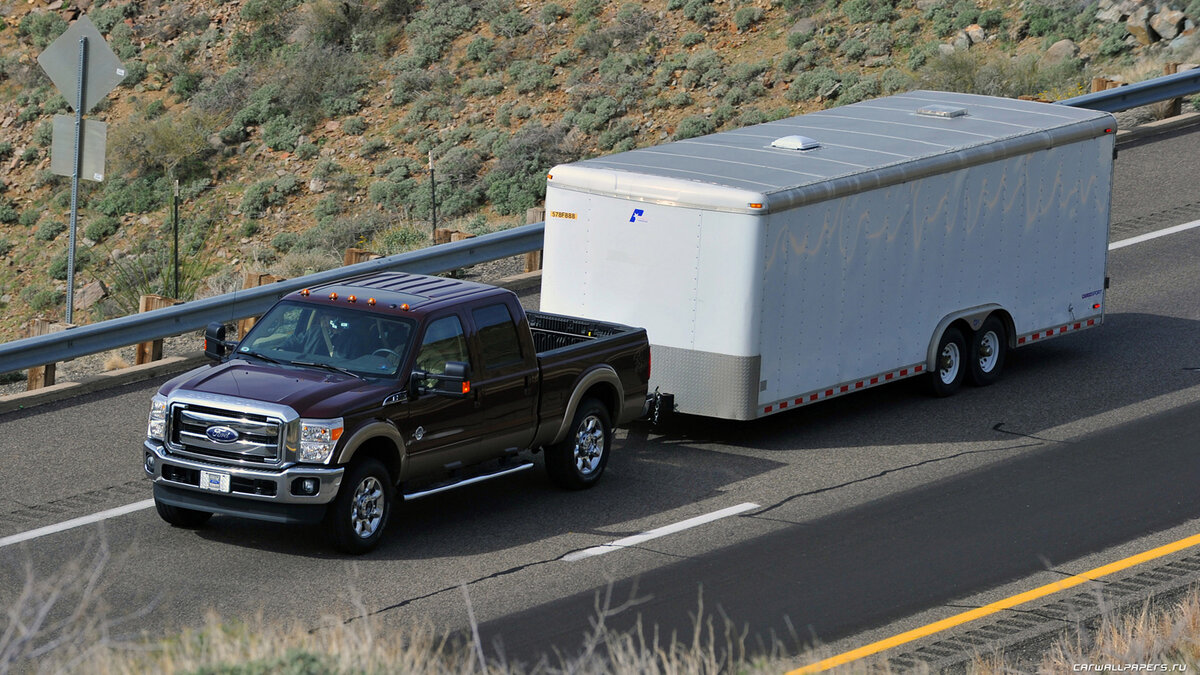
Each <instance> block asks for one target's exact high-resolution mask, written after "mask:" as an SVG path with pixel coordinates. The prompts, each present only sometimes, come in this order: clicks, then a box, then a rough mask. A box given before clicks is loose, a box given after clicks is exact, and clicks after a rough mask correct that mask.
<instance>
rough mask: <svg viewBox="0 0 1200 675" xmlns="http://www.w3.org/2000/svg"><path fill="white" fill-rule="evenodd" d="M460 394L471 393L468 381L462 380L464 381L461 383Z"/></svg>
mask: <svg viewBox="0 0 1200 675" xmlns="http://www.w3.org/2000/svg"><path fill="white" fill-rule="evenodd" d="M462 393H464V394H469V393H471V382H470V380H464V381H463V386H462Z"/></svg>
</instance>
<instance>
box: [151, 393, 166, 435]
mask: <svg viewBox="0 0 1200 675" xmlns="http://www.w3.org/2000/svg"><path fill="white" fill-rule="evenodd" d="M166 431H167V397H166V396H163V395H162V394H155V395H154V398H152V399H150V421H149V423H147V425H146V437H147V438H153V439H154V440H157V441H163V440H166V438H165V436H166Z"/></svg>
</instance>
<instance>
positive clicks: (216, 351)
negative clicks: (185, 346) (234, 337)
mask: <svg viewBox="0 0 1200 675" xmlns="http://www.w3.org/2000/svg"><path fill="white" fill-rule="evenodd" d="M204 355H205V356H207V357H208V358H210V359H212V360H213V361H220V360H221V359H222V358H224V356H225V324H222V323H217V322H213V323H210V324H208V327H206V328H205V329H204Z"/></svg>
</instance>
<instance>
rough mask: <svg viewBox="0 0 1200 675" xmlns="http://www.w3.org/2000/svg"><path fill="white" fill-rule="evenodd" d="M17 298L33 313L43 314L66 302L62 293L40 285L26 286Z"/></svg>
mask: <svg viewBox="0 0 1200 675" xmlns="http://www.w3.org/2000/svg"><path fill="white" fill-rule="evenodd" d="M19 297H20V298H21V301H22V302H24V303H25V304H26V305H27V306H28V307H29V308H30V309H32V310H33V311H35V312H43V311H45V310H47V309H50V308H51V307H56V306H59V305H62V304H63V302H64V301H65V300H66V294H64V293H63V292H61V291H56V290H54V289H52V288H47V287H46V286H42V285H41V284H33V285H32V286H26V287H25V288H23V289H21V293H20V295H19Z"/></svg>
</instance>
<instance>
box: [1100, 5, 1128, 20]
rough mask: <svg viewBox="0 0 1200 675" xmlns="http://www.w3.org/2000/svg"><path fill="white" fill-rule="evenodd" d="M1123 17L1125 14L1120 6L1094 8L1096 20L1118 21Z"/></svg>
mask: <svg viewBox="0 0 1200 675" xmlns="http://www.w3.org/2000/svg"><path fill="white" fill-rule="evenodd" d="M1124 18H1125V14H1124V13H1123V12H1122V11H1121V8H1120V7H1109V8H1107V9H1099V10H1096V20H1097V21H1103V22H1105V23H1120V22H1121V21H1122V20H1123V19H1124Z"/></svg>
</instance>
